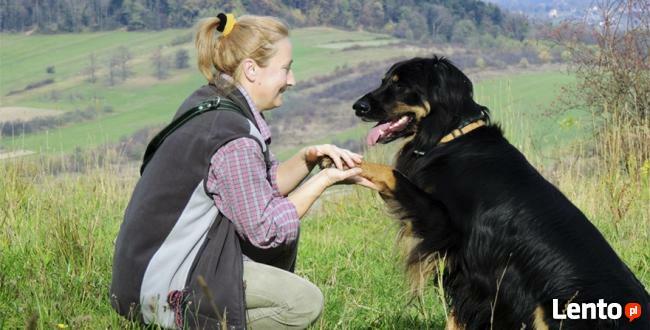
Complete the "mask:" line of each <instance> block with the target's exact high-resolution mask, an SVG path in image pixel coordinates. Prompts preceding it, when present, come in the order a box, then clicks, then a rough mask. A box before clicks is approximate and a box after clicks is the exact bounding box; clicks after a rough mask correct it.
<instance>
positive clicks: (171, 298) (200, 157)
mask: <svg viewBox="0 0 650 330" xmlns="http://www.w3.org/2000/svg"><path fill="white" fill-rule="evenodd" d="M217 96H221V97H227V98H228V99H230V100H232V101H233V102H234V103H236V104H237V105H238V106H239V108H240V110H242V113H236V112H233V111H220V110H217V111H210V112H205V113H202V114H200V115H198V116H197V117H194V118H192V119H191V120H189V121H187V122H185V123H183V125H182V126H180V127H178V128H177V129H176V130H174V131H173V133H171V134H170V135H169V136H167V138H166V139H165V140H164V142H163V143H162V144H160V146H159V148H158V149H157V151H156V152H155V153H154V154H153V156H152V157H151V158H150V160H149V161H148V163H147V165H146V167H143V172H142V176H141V177H140V179H139V181H138V182H137V184H136V186H135V190H134V191H133V195H132V197H131V200H130V202H129V204H128V207H127V209H126V211H125V215H124V222H123V223H122V225H121V227H120V232H119V234H118V237H117V240H116V243H115V254H114V259H113V278H112V284H111V289H110V294H111V303H112V305H113V308H115V310H117V312H118V313H120V314H121V315H123V316H126V317H128V318H131V319H136V320H140V321H142V322H145V323H155V324H158V325H160V326H163V327H165V328H178V327H191V328H218V327H219V324H220V320H222V319H226V320H227V324H228V328H231V329H243V328H245V327H246V315H245V301H244V284H243V280H242V272H243V262H242V249H243V250H244V253H246V254H247V255H249V254H250V255H251V256H258V255H261V256H268V258H271V259H273V258H277V255H278V253H275V252H271V253H269V251H256V250H255V248H254V247H252V246H251V245H250V244H248V243H246V241H245V240H242V239H241V238H240V237H239V236H238V235H237V233H236V232H235V227H234V225H233V224H232V223H231V221H230V220H228V219H227V218H226V217H224V216H223V215H222V214H221V213H220V212H219V210H218V209H217V208H216V206H215V204H214V201H213V199H212V196H210V194H209V193H208V191H207V189H206V182H207V177H208V171H209V167H210V160H211V157H212V156H213V155H214V154H215V152H216V151H217V150H218V149H219V148H220V147H221V146H223V145H224V144H226V143H227V142H229V141H231V140H233V139H236V138H241V137H249V138H252V139H254V140H256V141H258V142H259V143H260V147H261V148H262V151H263V152H264V155H265V158H266V161H267V167H268V164H269V160H268V149H267V148H268V146H267V145H266V142H265V141H264V140H263V138H262V136H261V134H260V132H259V130H258V128H257V126H256V124H255V119H254V117H253V115H252V113H251V110H250V108H249V107H248V104H247V102H246V100H245V98H244V97H243V95H241V93H240V92H239V91H238V90H237V89H236V88H232V89H231V90H230V92H228V93H226V92H223V91H222V90H220V89H218V88H217V87H215V86H214V85H206V86H203V87H201V88H199V89H198V90H196V91H195V92H194V93H193V94H192V95H191V96H190V97H188V98H187V99H186V100H185V102H183V104H182V105H181V106H180V108H179V109H178V112H177V113H176V117H175V118H178V117H179V116H181V115H182V114H183V113H185V112H186V111H188V110H189V109H191V108H194V107H195V106H197V105H198V104H200V103H202V102H203V101H205V100H208V99H214V98H215V97H217ZM279 250H282V251H279V253H280V254H284V253H285V252H286V251H285V250H286V248H282V249H279ZM253 259H254V260H255V261H259V262H264V263H270V264H272V260H265V258H264V257H263V258H260V259H258V260H256V259H255V258H254V257H253ZM282 268H285V269H288V270H292V268H293V265H289V266H288V267H282ZM289 268H291V269H289Z"/></svg>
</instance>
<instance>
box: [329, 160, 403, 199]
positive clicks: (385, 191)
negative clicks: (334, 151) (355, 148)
mask: <svg viewBox="0 0 650 330" xmlns="http://www.w3.org/2000/svg"><path fill="white" fill-rule="evenodd" d="M318 165H319V166H320V168H321V169H323V168H328V167H332V166H334V161H333V160H332V159H331V158H329V157H327V156H326V157H323V158H322V159H321V160H320V162H319V164H318ZM360 167H361V169H362V170H363V172H361V176H362V177H364V178H366V179H368V180H370V181H372V183H374V184H375V185H376V186H377V187H379V193H380V194H382V196H384V197H390V198H392V197H393V192H394V191H395V175H394V174H393V168H392V167H391V166H388V165H383V164H376V163H368V162H363V163H361V166H360ZM344 168H347V166H344Z"/></svg>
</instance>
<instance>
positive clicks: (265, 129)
mask: <svg viewBox="0 0 650 330" xmlns="http://www.w3.org/2000/svg"><path fill="white" fill-rule="evenodd" d="M221 77H222V78H223V79H225V80H227V81H229V82H231V83H233V84H234V85H235V86H236V87H237V89H238V90H239V92H240V93H241V94H242V95H244V98H245V99H246V103H248V107H249V108H250V109H251V112H252V113H253V117H255V123H256V124H257V127H259V128H260V133H261V134H262V138H264V140H265V141H266V143H267V144H271V129H270V128H269V125H268V124H267V123H266V120H264V117H263V116H262V113H260V112H259V111H258V110H257V108H256V107H255V103H253V100H252V99H251V97H250V95H249V94H248V92H246V89H244V87H242V86H241V85H239V84H237V83H235V80H234V79H233V78H232V77H231V76H230V75H228V74H225V73H221Z"/></svg>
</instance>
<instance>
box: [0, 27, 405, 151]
mask: <svg viewBox="0 0 650 330" xmlns="http://www.w3.org/2000/svg"><path fill="white" fill-rule="evenodd" d="M190 36H191V31H190V30H167V31H163V32H154V33H131V32H103V33H87V34H69V35H67V34H62V35H54V36H40V35H39V36H24V35H7V34H1V35H0V39H1V41H2V45H3V46H2V48H0V72H1V73H2V74H1V75H0V94H2V95H4V96H3V97H2V99H1V101H0V106H3V107H7V106H26V107H34V108H44V109H56V110H61V111H71V110H75V109H84V108H86V107H88V106H93V107H96V108H98V109H102V108H104V107H107V106H108V107H110V108H111V109H113V110H114V111H113V112H111V113H109V114H102V115H100V117H99V118H97V119H95V120H92V121H86V122H79V123H70V124H69V125H65V126H63V127H60V128H56V129H52V130H48V131H43V132H38V133H34V134H30V135H26V136H16V137H5V138H4V139H3V140H0V146H2V147H5V148H6V149H26V150H32V151H37V152H47V153H53V152H54V153H58V152H69V151H72V150H74V149H75V148H76V147H95V146H98V145H102V144H104V143H107V142H115V141H117V140H119V138H121V137H126V136H129V135H131V134H132V133H133V132H135V131H136V130H137V129H139V128H142V127H147V126H153V125H161V124H163V123H165V122H166V121H168V120H169V119H170V118H171V116H172V115H173V113H174V112H175V111H176V108H177V107H178V105H179V104H180V103H181V102H182V100H183V99H184V98H185V97H187V95H189V93H191V92H192V91H193V90H194V89H196V88H197V87H198V86H200V85H202V84H204V79H203V78H202V76H201V75H200V74H198V72H197V70H196V69H195V68H194V60H192V61H191V63H190V65H191V67H190V68H188V69H182V70H171V71H170V77H169V78H168V79H165V80H160V81H158V80H156V79H155V78H154V77H153V76H152V72H151V71H152V69H151V65H150V60H149V58H150V56H151V53H152V52H153V51H154V50H155V49H156V48H158V47H160V46H163V54H166V55H167V56H172V55H173V54H174V53H175V52H176V51H177V50H178V49H180V48H184V49H187V50H188V51H189V52H190V58H192V59H194V58H195V54H194V49H193V44H192V43H191V42H190V40H189V39H188V37H190ZM183 38H185V39H187V40H184V41H185V42H183V43H181V44H178V45H176V46H171V44H172V43H173V41H174V40H177V39H180V40H183ZM292 41H293V44H294V63H295V64H294V66H293V67H294V71H295V73H296V78H297V79H298V81H300V80H306V79H310V78H312V77H314V76H318V75H325V74H328V73H330V72H332V71H333V70H334V69H335V68H337V67H340V66H343V65H355V64H357V63H359V62H361V61H363V60H367V59H369V58H372V59H373V60H375V61H379V60H384V59H388V58H392V57H395V56H398V55H404V52H403V51H401V50H400V49H399V48H398V47H393V46H390V43H391V42H395V39H391V38H388V37H386V36H383V35H378V34H372V33H366V32H346V31H341V30H335V29H330V28H305V29H298V30H295V31H293V32H292ZM341 41H345V42H346V43H348V44H355V43H357V42H358V43H359V44H360V45H364V43H368V42H369V43H370V44H371V45H373V48H370V49H366V48H360V49H356V50H344V49H340V48H338V47H334V48H332V47H330V46H331V45H335V46H336V45H339V44H340V42H341ZM375 44H377V45H379V46H381V45H382V44H385V45H387V46H386V47H385V48H379V49H380V50H381V51H377V49H376V48H374V47H376V46H375ZM119 46H123V47H126V48H127V49H128V50H129V51H130V52H131V53H132V56H133V59H132V60H131V61H130V62H129V66H130V70H131V71H132V72H133V73H132V76H131V78H129V79H127V80H125V81H124V82H123V83H119V84H117V85H115V86H108V85H107V84H106V81H105V80H106V79H105V77H104V76H105V75H106V70H107V69H106V66H105V64H106V63H107V62H108V61H109V58H110V56H111V55H112V54H113V53H114V52H115V51H116V49H117V48H118V47H119ZM91 53H94V54H96V56H97V58H98V60H97V61H98V66H99V71H98V76H99V77H100V80H99V81H98V82H97V83H95V84H90V83H88V82H87V81H86V79H87V74H85V73H84V70H85V69H86V68H87V67H88V66H89V55H90V54H91ZM49 66H54V68H55V73H54V74H51V75H48V74H47V73H46V71H45V69H46V68H47V67H49ZM50 77H51V78H54V79H55V83H53V84H51V85H47V86H44V87H41V88H37V89H33V90H29V91H25V92H22V93H18V94H14V95H9V96H7V94H8V93H9V92H11V91H15V90H21V89H22V88H24V87H25V86H26V85H28V84H30V83H33V82H36V81H40V80H43V79H47V78H50ZM53 93H55V94H56V95H57V98H56V99H53V97H52V94H53ZM0 120H1V118H0Z"/></svg>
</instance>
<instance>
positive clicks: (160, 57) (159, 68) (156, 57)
mask: <svg viewBox="0 0 650 330" xmlns="http://www.w3.org/2000/svg"><path fill="white" fill-rule="evenodd" d="M151 65H152V67H153V70H154V76H156V78H157V79H158V80H162V79H165V78H167V76H168V75H169V60H168V59H167V57H166V56H165V55H164V54H163V52H162V47H158V48H156V50H154V52H153V54H151Z"/></svg>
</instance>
